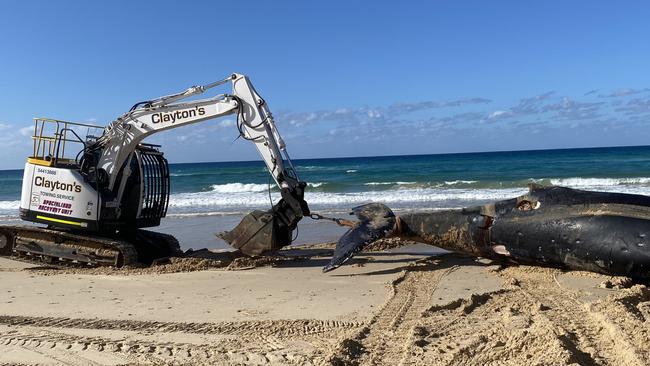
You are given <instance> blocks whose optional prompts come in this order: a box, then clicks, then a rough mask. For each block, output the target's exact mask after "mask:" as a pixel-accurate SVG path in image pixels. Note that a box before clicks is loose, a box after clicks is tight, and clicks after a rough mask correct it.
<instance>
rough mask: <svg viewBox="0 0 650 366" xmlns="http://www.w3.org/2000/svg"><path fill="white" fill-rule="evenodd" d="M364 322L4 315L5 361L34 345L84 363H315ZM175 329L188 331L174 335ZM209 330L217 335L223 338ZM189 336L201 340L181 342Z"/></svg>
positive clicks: (0, 349) (1, 341)
mask: <svg viewBox="0 0 650 366" xmlns="http://www.w3.org/2000/svg"><path fill="white" fill-rule="evenodd" d="M360 325H362V323H357V322H340V321H320V320H277V321H243V322H222V323H173V322H151V321H133V320H109V319H75V318H56V317H28V316H0V326H2V327H4V331H2V332H0V362H2V361H3V357H2V354H4V353H6V352H8V351H10V350H14V351H16V350H18V351H20V350H28V351H30V352H35V353H39V354H43V355H46V356H48V358H52V357H57V358H61V359H62V360H68V361H69V362H68V361H66V362H63V361H61V362H60V363H64V364H65V363H69V364H71V363H72V361H71V360H75V359H80V358H82V359H84V360H87V361H88V362H84V363H83V364H93V362H92V360H93V359H99V360H101V359H103V358H105V357H107V355H110V357H112V358H113V359H116V360H118V361H120V362H121V363H124V362H136V363H145V364H148V363H154V364H161V363H164V364H167V363H183V364H205V363H209V364H228V365H231V364H245V365H263V364H299V365H311V364H313V362H314V360H319V357H320V358H322V357H321V356H319V355H320V354H321V350H322V349H327V348H328V347H329V346H331V343H332V342H333V341H332V340H331V339H330V337H333V338H334V339H336V338H337V337H339V336H341V335H342V334H343V333H344V332H345V331H349V330H350V329H352V328H355V327H359V326H360ZM106 332H108V333H106ZM174 333H176V334H178V333H182V335H181V336H171V335H173V334H174ZM89 334H90V335H89ZM163 334H169V335H170V336H169V337H163V336H162V335H163ZM154 335H157V336H156V337H154ZM206 335H213V336H217V337H218V338H216V339H218V341H215V340H214V339H215V338H214V337H206ZM187 336H191V337H190V338H193V339H195V340H197V339H198V341H195V342H194V343H186V342H184V341H178V340H180V339H188V338H187ZM222 336H223V337H222ZM163 339H172V340H169V341H164V340H163Z"/></svg>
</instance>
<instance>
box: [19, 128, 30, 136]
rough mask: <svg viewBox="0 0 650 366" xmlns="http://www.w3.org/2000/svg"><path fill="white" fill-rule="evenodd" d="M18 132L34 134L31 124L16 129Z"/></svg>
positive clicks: (27, 134) (26, 134)
mask: <svg viewBox="0 0 650 366" xmlns="http://www.w3.org/2000/svg"><path fill="white" fill-rule="evenodd" d="M18 132H19V133H20V134H21V135H22V136H33V135H34V127H33V126H27V127H23V128H21V129H20V130H18Z"/></svg>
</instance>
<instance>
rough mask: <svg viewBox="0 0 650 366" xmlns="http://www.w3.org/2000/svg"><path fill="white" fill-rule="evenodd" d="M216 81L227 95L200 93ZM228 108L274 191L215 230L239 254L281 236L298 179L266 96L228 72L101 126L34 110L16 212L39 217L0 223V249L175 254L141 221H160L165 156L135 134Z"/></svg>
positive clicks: (114, 260)
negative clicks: (266, 206) (276, 197)
mask: <svg viewBox="0 0 650 366" xmlns="http://www.w3.org/2000/svg"><path fill="white" fill-rule="evenodd" d="M224 84H230V85H231V87H232V91H231V92H230V93H229V94H226V93H223V94H218V95H216V96H212V97H208V98H203V99H200V98H199V96H200V95H201V94H204V93H205V92H207V91H208V90H211V89H213V88H215V87H218V86H221V85H224ZM229 115H235V116H236V120H237V123H236V126H237V128H238V130H239V135H240V137H241V138H243V139H245V140H248V141H250V142H252V143H253V144H254V145H255V147H256V148H257V151H258V152H259V154H260V156H261V157H262V159H263V160H264V163H265V164H266V168H267V169H268V171H269V173H270V174H271V176H272V177H273V179H274V181H275V183H276V184H277V186H278V187H279V189H280V192H281V197H282V198H281V199H280V201H279V202H277V203H276V204H274V205H273V207H272V208H271V209H270V210H268V211H261V210H257V211H254V212H252V213H250V214H248V215H246V216H245V217H244V218H243V220H242V221H241V223H240V224H239V225H237V227H235V228H234V230H232V231H230V232H226V233H224V234H222V238H223V239H224V240H226V241H227V242H228V243H229V244H231V245H232V246H234V247H235V248H238V249H239V250H241V251H242V252H243V253H244V254H247V255H259V254H264V253H270V252H274V251H276V250H278V249H279V248H281V247H283V246H286V245H288V244H290V243H291V238H292V232H293V230H294V229H295V228H296V226H297V224H298V222H299V221H300V220H301V219H302V217H304V216H309V215H310V211H309V206H308V205H307V203H306V202H305V200H304V192H305V187H306V183H305V182H303V181H301V180H300V179H299V177H298V175H297V174H296V171H295V169H294V167H293V164H292V163H291V160H290V158H289V155H288V153H287V151H286V148H285V143H284V141H283V140H282V137H281V136H280V134H279V133H278V130H277V128H276V125H275V122H274V120H273V116H272V114H271V112H270V110H269V107H268V105H267V103H266V101H265V100H264V99H263V98H262V97H260V95H259V94H258V93H257V91H256V90H255V88H254V87H253V85H252V84H251V82H250V80H249V78H248V77H246V76H245V75H241V74H237V73H235V74H232V75H231V76H229V77H227V78H225V79H223V80H219V81H216V82H213V83H210V84H206V85H203V86H192V87H190V88H188V89H187V90H185V91H182V92H180V93H176V94H171V95H166V96H162V97H159V98H155V99H150V100H146V101H142V102H138V103H136V104H135V105H133V107H132V108H131V109H129V111H128V112H126V113H124V114H122V115H121V116H119V117H118V118H117V119H115V120H114V121H112V122H111V123H110V124H108V125H107V126H106V127H101V126H95V125H90V124H82V123H73V122H66V121H61V120H55V119H48V118H35V119H34V134H33V144H34V145H33V152H32V155H31V156H29V157H28V158H27V162H26V164H25V170H24V176H23V184H22V193H21V200H20V217H21V219H23V220H25V221H30V222H33V223H37V224H42V225H15V226H1V227H0V255H3V256H12V257H15V258H18V259H24V260H30V261H39V262H45V263H50V264H60V265H71V264H74V265H84V266H114V267H121V266H126V265H133V264H136V263H144V264H148V263H151V262H153V261H155V260H157V259H159V258H164V257H168V256H173V255H178V254H180V253H181V252H180V246H179V243H178V241H177V240H176V239H175V238H174V237H173V236H171V235H166V234H162V233H157V232H154V231H149V230H144V229H143V228H150V227H155V226H158V225H160V220H161V219H162V218H163V217H165V215H166V213H167V208H168V204H169V194H170V174H169V164H168V162H167V159H166V158H165V157H164V155H163V152H162V151H161V150H160V145H154V144H149V143H145V142H143V140H144V139H145V138H147V137H149V136H151V135H153V134H155V133H158V132H161V131H166V130H170V129H174V128H179V127H184V126H188V125H191V124H195V123H200V122H204V121H208V120H212V119H215V118H218V117H223V116H229ZM84 130H85V131H86V135H85V136H83V135H84V133H83V131H84ZM90 131H97V132H101V134H100V133H96V134H97V135H99V136H93V135H92V134H90ZM82 136H83V137H82ZM70 145H74V146H76V147H77V149H74V148H72V147H71V146H70Z"/></svg>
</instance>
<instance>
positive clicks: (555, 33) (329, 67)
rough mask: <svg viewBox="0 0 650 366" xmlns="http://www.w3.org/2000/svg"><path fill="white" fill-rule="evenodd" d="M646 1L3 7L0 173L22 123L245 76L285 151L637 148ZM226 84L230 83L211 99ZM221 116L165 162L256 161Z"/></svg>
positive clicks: (649, 111) (85, 113) (177, 145)
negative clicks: (267, 110)
mask: <svg viewBox="0 0 650 366" xmlns="http://www.w3.org/2000/svg"><path fill="white" fill-rule="evenodd" d="M648 14H650V3H647V2H641V1H626V2H605V1H571V2H568V1H544V2H539V3H537V4H533V3H532V2H522V1H490V2H487V1H447V2H433V1H431V2H407V1H404V2H395V1H391V2H382V1H374V2H361V1H340V2H339V1H327V2H307V1H295V2H293V1H275V2H270V1H259V2H255V1H250V2H221V1H219V2H217V1H205V2H192V1H186V2H178V1H170V2H165V1H155V2H154V1H151V2H146V1H139V2H131V1H110V2H108V1H104V2H91V1H60V2H51V1H48V2H46V1H43V2H33V1H11V2H9V1H8V2H4V3H3V10H2V12H0V37H1V40H2V42H1V45H2V53H1V54H0V100H1V101H2V102H1V104H0V105H1V106H2V108H0V153H2V155H3V159H2V160H1V161H0V169H8V168H20V167H21V166H22V165H23V162H24V158H25V156H26V155H28V154H29V152H30V149H31V145H30V144H31V142H30V139H29V137H28V135H29V133H28V132H27V131H28V129H27V128H25V127H29V126H31V119H32V117H35V116H47V117H52V118H59V119H65V120H72V121H92V122H94V123H97V124H100V125H105V124H107V123H109V122H110V121H111V120H112V119H113V118H115V117H117V116H119V115H120V114H122V113H123V112H125V111H126V110H128V109H129V108H130V106H131V105H133V104H134V103H135V102H137V101H140V100H145V99H148V98H152V97H157V96H161V95H165V94H169V93H172V92H176V91H180V90H183V89H185V88H187V87H188V86H191V85H195V84H205V83H207V82H210V81H214V80H217V79H221V78H223V77H224V76H226V75H228V74H230V73H231V72H233V71H236V72H240V73H244V74H247V75H249V76H250V77H251V80H252V81H253V83H254V84H255V86H256V88H257V90H258V91H259V92H260V94H262V96H263V97H264V98H265V99H266V100H267V102H268V103H269V105H270V107H271V109H272V111H273V112H274V115H275V118H276V121H277V123H278V125H279V128H280V132H281V133H282V135H283V136H284V137H285V140H286V142H287V145H288V149H289V152H290V154H291V155H292V157H294V158H311V157H336V156H365V155H392V154H423V153H445V152H465V151H491V150H519V149H540V148H557V147H562V148H564V147H586V146H613V145H644V144H648V137H649V136H650V123H648V120H649V117H650V89H649V88H650V72H648V69H649V67H650V42H648V37H649V36H650V22H648V20H647V19H648ZM224 91H226V90H224ZM235 137H236V130H235V129H234V128H233V127H232V126H229V123H228V118H225V119H222V120H216V121H211V122H206V123H203V124H200V125H196V126H193V127H186V128H180V129H176V130H173V131H169V132H165V133H162V134H159V135H157V136H155V137H153V138H152V140H151V142H158V143H162V144H164V145H165V146H164V150H165V152H166V155H167V157H168V158H169V160H170V161H172V162H194V161H229V160H255V159H257V155H256V152H255V149H254V148H253V147H252V146H251V145H250V144H248V143H247V142H245V141H241V140H238V141H235V142H233V140H234V139H235Z"/></svg>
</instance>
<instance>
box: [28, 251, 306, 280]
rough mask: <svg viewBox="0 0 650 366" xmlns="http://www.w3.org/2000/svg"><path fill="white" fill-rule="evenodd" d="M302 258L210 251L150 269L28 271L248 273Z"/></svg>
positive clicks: (45, 271)
mask: <svg viewBox="0 0 650 366" xmlns="http://www.w3.org/2000/svg"><path fill="white" fill-rule="evenodd" d="M299 259H301V258H300V257H288V256H282V255H278V256H257V257H247V256H245V255H243V254H241V253H240V252H236V251H211V250H208V249H201V250H197V251H188V252H186V253H185V255H184V256H183V257H170V258H162V259H159V260H157V261H155V262H154V263H153V264H152V265H151V266H144V265H142V266H126V267H122V268H114V267H97V268H83V267H69V268H66V267H63V268H54V267H41V266H39V267H32V268H27V269H26V270H29V271H31V272H34V273H37V274H40V275H56V274H87V275H120V276H123V275H145V274H163V273H177V272H193V271H205V270H214V269H222V270H233V271H234V270H245V269H252V268H256V267H263V266H273V265H276V264H278V263H282V262H285V261H293V260H299Z"/></svg>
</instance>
